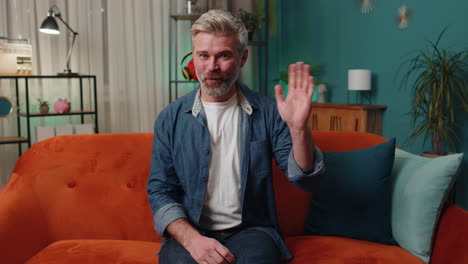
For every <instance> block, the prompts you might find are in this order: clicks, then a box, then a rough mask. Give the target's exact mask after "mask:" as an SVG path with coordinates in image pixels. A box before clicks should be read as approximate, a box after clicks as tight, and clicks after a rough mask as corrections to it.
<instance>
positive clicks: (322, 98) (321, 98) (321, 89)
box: [316, 83, 327, 103]
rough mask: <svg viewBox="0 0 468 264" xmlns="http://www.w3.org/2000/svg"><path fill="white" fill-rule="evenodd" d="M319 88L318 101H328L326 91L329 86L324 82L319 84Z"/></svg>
mask: <svg viewBox="0 0 468 264" xmlns="http://www.w3.org/2000/svg"><path fill="white" fill-rule="evenodd" d="M317 90H318V91H316V92H318V102H319V103H326V102H327V100H326V93H327V86H326V85H325V84H323V83H321V84H319V85H318V86H317Z"/></svg>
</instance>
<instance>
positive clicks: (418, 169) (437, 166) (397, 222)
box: [392, 149, 463, 263]
mask: <svg viewBox="0 0 468 264" xmlns="http://www.w3.org/2000/svg"><path fill="white" fill-rule="evenodd" d="M462 159H463V154H454V155H448V156H443V157H439V158H424V157H421V156H418V155H413V154H410V153H408V152H405V151H403V150H399V149H397V150H396V153H395V163H394V166H393V171H392V182H393V191H392V231H393V237H394V238H395V240H396V241H397V242H398V244H399V245H400V247H402V248H404V249H406V250H407V251H409V252H411V253H412V254H414V255H416V256H417V257H419V258H421V259H422V260H424V261H425V262H427V263H429V260H430V255H431V250H432V243H433V238H434V234H435V230H436V225H437V223H438V220H439V216H440V213H441V210H442V207H443V204H444V201H445V199H446V198H447V194H448V192H449V190H450V187H451V186H452V184H453V182H454V180H455V176H456V175H457V172H458V169H459V167H460V164H461V161H462Z"/></svg>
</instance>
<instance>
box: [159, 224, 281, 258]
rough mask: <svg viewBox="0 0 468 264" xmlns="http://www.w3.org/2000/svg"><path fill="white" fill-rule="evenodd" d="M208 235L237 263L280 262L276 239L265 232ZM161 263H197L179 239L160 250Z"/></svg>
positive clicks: (169, 242)
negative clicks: (227, 251) (229, 252)
mask: <svg viewBox="0 0 468 264" xmlns="http://www.w3.org/2000/svg"><path fill="white" fill-rule="evenodd" d="M205 235H206V236H208V237H211V238H214V239H216V240H218V241H219V242H220V243H221V244H223V245H224V246H225V247H226V248H228V249H229V251H231V253H232V254H233V255H234V256H235V257H236V262H235V263H236V264H252V263H256V264H279V263H280V255H281V254H280V252H279V249H278V246H277V245H276V243H275V241H274V240H273V239H272V238H271V237H270V236H269V235H268V234H267V233H265V232H263V231H260V230H255V229H244V230H241V231H239V232H237V233H234V234H229V235H225V233H223V232H209V233H207V234H205ZM159 263H160V264H192V263H195V264H196V263H197V262H195V260H193V258H192V257H191V256H190V253H189V252H188V251H187V250H185V248H184V247H182V246H181V245H180V244H179V243H178V242H177V241H175V240H174V239H172V238H171V239H169V240H168V241H167V242H166V243H165V244H164V246H163V247H162V248H161V251H160V252H159Z"/></svg>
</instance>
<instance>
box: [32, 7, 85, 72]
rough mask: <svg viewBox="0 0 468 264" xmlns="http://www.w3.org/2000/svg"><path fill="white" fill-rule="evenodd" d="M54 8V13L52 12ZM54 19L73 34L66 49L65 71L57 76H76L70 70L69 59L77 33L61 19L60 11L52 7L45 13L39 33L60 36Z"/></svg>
mask: <svg viewBox="0 0 468 264" xmlns="http://www.w3.org/2000/svg"><path fill="white" fill-rule="evenodd" d="M54 8H55V10H56V11H54ZM55 17H56V18H58V19H59V20H60V21H62V23H63V24H64V25H65V26H66V27H67V29H68V30H69V31H70V32H71V33H72V34H73V37H72V42H71V45H70V48H69V49H68V58H67V64H66V67H65V70H64V71H63V72H60V73H58V75H78V73H75V72H72V70H71V69H70V58H71V54H72V50H73V46H74V44H75V40H76V36H78V32H76V31H74V30H73V29H72V28H71V27H70V26H69V25H68V23H67V22H65V21H64V20H63V19H62V15H61V14H60V10H59V8H58V7H57V6H55V5H54V6H52V7H51V8H50V9H49V12H48V13H47V18H46V19H45V20H44V22H42V24H41V27H40V28H39V31H40V32H42V33H46V34H52V35H58V34H60V30H59V26H58V24H57V21H56V20H55Z"/></svg>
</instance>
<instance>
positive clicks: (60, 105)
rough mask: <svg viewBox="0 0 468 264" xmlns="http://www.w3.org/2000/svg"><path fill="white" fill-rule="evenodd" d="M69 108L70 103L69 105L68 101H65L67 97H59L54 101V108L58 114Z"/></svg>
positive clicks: (66, 111) (68, 110) (67, 110)
mask: <svg viewBox="0 0 468 264" xmlns="http://www.w3.org/2000/svg"><path fill="white" fill-rule="evenodd" d="M70 108H71V105H70V102H68V101H67V99H61V98H59V99H58V100H57V101H56V102H55V103H54V110H55V112H57V113H59V114H63V113H68V112H70Z"/></svg>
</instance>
